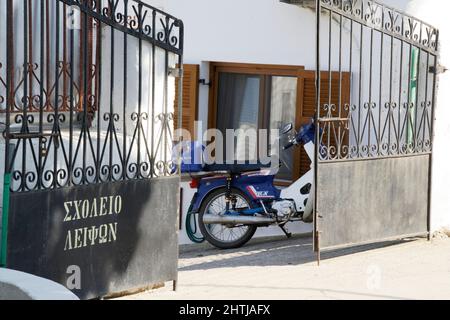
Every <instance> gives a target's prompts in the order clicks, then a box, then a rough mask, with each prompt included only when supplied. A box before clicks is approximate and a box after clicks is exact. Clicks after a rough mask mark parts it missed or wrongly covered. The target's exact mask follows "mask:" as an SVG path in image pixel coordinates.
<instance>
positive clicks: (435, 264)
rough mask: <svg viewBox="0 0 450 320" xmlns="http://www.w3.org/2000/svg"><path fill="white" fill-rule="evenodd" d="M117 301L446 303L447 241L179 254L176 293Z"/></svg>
mask: <svg viewBox="0 0 450 320" xmlns="http://www.w3.org/2000/svg"><path fill="white" fill-rule="evenodd" d="M171 287H172V286H171V284H170V283H168V284H166V286H165V287H163V288H161V289H157V290H152V291H148V292H144V293H140V294H136V295H132V296H128V297H125V299H194V300H195V299H206V300H208V299H220V300H228V299H284V300H285V299H450V239H448V238H444V239H434V240H433V241H431V242H428V241H426V240H424V239H411V240H405V241H401V242H395V243H393V242H390V243H383V244H378V245H376V246H374V245H371V246H365V247H362V248H357V249H346V250H341V251H338V252H332V253H323V254H322V262H321V265H320V267H318V266H317V263H316V260H315V254H314V253H313V252H312V244H311V239H310V238H294V239H290V240H286V239H280V240H271V241H262V242H261V241H259V242H253V243H250V244H248V245H247V246H245V247H244V248H241V249H237V250H230V251H221V250H216V249H213V248H211V247H209V246H208V247H204V246H203V247H201V248H199V249H195V250H192V249H191V250H189V251H186V250H184V251H182V253H181V254H180V260H179V286H178V291H177V292H172V291H171Z"/></svg>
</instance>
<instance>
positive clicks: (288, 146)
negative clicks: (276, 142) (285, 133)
mask: <svg viewBox="0 0 450 320" xmlns="http://www.w3.org/2000/svg"><path fill="white" fill-rule="evenodd" d="M293 146H294V143H293V142H292V141H291V142H289V143H288V144H287V145H285V146H284V147H283V150H287V149H290V148H292V147H293Z"/></svg>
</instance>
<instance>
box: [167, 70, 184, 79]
mask: <svg viewBox="0 0 450 320" xmlns="http://www.w3.org/2000/svg"><path fill="white" fill-rule="evenodd" d="M182 75H183V69H181V68H169V76H170V77H175V78H181V76H182Z"/></svg>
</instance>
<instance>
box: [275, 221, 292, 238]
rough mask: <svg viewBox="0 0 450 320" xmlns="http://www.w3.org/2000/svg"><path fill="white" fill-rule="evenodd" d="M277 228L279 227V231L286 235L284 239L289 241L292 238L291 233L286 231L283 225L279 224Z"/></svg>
mask: <svg viewBox="0 0 450 320" xmlns="http://www.w3.org/2000/svg"><path fill="white" fill-rule="evenodd" d="M278 226H279V227H280V229H281V230H283V232H284V234H285V235H286V237H287V238H288V239H290V238H291V237H292V233H290V232H288V231H287V230H286V228H285V227H284V224H283V225H281V224H280V225H278Z"/></svg>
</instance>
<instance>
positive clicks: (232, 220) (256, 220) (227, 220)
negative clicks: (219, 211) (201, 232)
mask: <svg viewBox="0 0 450 320" xmlns="http://www.w3.org/2000/svg"><path fill="white" fill-rule="evenodd" d="M275 222H276V220H275V219H272V218H266V217H246V216H217V215H212V214H207V215H204V216H203V223H205V224H251V225H255V224H272V223H275Z"/></svg>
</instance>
